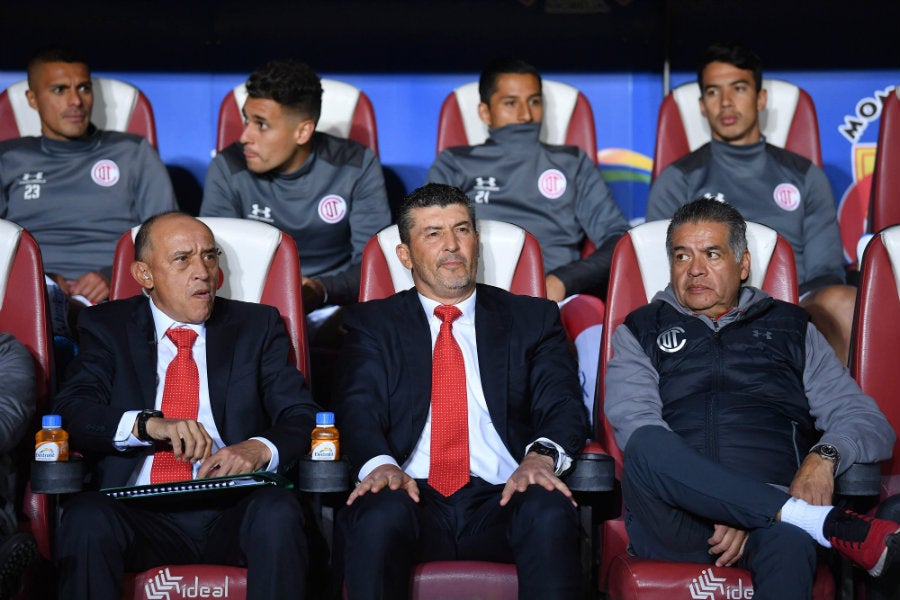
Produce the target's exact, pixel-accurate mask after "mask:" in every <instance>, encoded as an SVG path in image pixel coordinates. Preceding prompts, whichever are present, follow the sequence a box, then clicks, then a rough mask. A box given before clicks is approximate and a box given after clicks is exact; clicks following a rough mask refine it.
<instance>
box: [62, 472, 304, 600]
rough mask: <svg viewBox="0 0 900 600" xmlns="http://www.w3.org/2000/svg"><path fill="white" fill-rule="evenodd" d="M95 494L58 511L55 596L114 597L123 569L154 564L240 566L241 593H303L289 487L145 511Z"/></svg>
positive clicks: (296, 513)
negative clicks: (220, 502)
mask: <svg viewBox="0 0 900 600" xmlns="http://www.w3.org/2000/svg"><path fill="white" fill-rule="evenodd" d="M129 502H130V501H117V500H112V499H110V498H109V497H107V496H105V495H103V494H100V493H98V492H83V493H81V494H78V495H77V496H75V497H73V498H72V499H71V500H69V501H68V502H67V503H66V505H65V508H64V511H63V516H62V522H61V524H60V528H59V533H58V546H57V547H58V561H59V571H60V588H59V592H60V593H59V597H60V598H62V599H65V598H73V599H84V598H91V599H92V600H95V599H96V600H105V599H110V600H118V599H119V598H121V597H122V579H123V574H124V573H125V572H126V571H129V572H131V571H143V570H146V569H149V568H151V567H154V566H158V565H162V564H191V563H212V564H223V565H234V566H246V567H247V597H248V598H257V599H266V600H268V599H272V598H303V597H304V591H305V585H306V573H307V568H308V567H307V565H308V560H309V557H308V550H307V543H306V535H305V531H304V516H303V511H302V507H301V505H300V502H299V500H298V499H297V498H296V496H295V495H294V494H293V492H290V491H289V490H285V489H281V488H262V489H258V490H255V491H253V492H251V493H249V494H248V495H247V496H246V497H244V498H242V499H240V500H239V501H237V502H236V503H234V504H233V505H231V506H228V507H214V508H207V507H203V508H192V509H188V510H178V509H177V508H175V509H169V510H168V511H162V510H149V509H146V508H139V507H138V506H137V505H134V504H129Z"/></svg>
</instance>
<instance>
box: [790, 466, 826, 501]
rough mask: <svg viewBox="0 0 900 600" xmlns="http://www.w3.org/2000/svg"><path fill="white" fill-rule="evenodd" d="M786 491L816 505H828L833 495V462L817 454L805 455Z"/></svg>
mask: <svg viewBox="0 0 900 600" xmlns="http://www.w3.org/2000/svg"><path fill="white" fill-rule="evenodd" d="M788 493H789V494H790V495H791V496H793V497H794V498H800V499H801V500H806V501H807V502H808V503H810V504H814V505H816V506H828V505H829V504H831V500H832V498H831V497H832V496H833V495H834V463H833V462H831V461H830V460H828V459H825V458H822V457H821V456H819V455H818V454H809V455H807V457H806V458H805V459H804V460H803V463H802V464H801V465H800V468H799V469H798V470H797V474H796V475H794V480H793V481H792V482H791V487H790V489H789V490H788Z"/></svg>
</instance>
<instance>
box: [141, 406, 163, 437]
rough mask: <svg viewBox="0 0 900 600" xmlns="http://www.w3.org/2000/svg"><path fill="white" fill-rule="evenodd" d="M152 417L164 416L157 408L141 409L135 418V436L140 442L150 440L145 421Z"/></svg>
mask: <svg viewBox="0 0 900 600" xmlns="http://www.w3.org/2000/svg"><path fill="white" fill-rule="evenodd" d="M153 418H160V419H162V418H164V417H163V414H162V411H159V410H142V411H141V412H140V413H139V414H138V418H137V433H138V435H137V437H138V439H139V440H141V441H142V442H152V441H153V438H151V437H150V436H149V435H147V421H148V420H150V419H153Z"/></svg>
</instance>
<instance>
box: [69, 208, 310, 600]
mask: <svg viewBox="0 0 900 600" xmlns="http://www.w3.org/2000/svg"><path fill="white" fill-rule="evenodd" d="M131 273H132V276H133V277H134V278H135V279H136V280H137V281H138V282H139V283H140V284H141V286H142V287H143V289H144V292H145V294H144V295H141V296H136V297H134V298H129V299H127V300H119V301H114V302H109V303H106V304H102V305H98V306H95V307H92V308H90V309H87V310H85V311H84V312H82V315H81V317H80V321H79V331H80V335H81V336H82V337H81V338H80V339H81V347H80V351H79V355H78V357H77V360H76V362H75V363H74V364H73V366H72V369H71V375H70V378H69V379H68V380H67V383H66V386H65V388H64V389H63V390H62V391H61V392H60V394H59V395H58V397H57V399H56V401H55V407H54V408H55V411H56V412H58V413H60V414H61V415H62V417H63V425H64V427H65V428H66V429H67V430H68V431H69V434H70V444H71V447H72V449H73V450H75V451H79V452H82V453H83V454H84V458H85V461H86V463H87V466H88V467H89V468H90V469H91V479H92V483H93V484H94V485H95V486H96V487H99V488H101V489H103V488H109V487H118V486H126V485H142V484H149V483H159V482H167V481H178V480H186V479H191V478H192V477H196V478H204V477H214V476H226V475H235V474H240V473H247V472H252V471H270V472H279V473H285V472H287V471H289V470H290V469H291V468H292V467H293V466H294V465H295V464H296V463H297V461H298V459H299V458H300V457H301V455H303V454H304V453H305V452H306V451H307V450H308V448H309V439H310V432H311V431H312V428H313V426H314V422H315V413H316V411H317V407H316V405H315V403H314V402H313V401H312V399H311V397H310V394H309V390H308V388H307V386H306V384H305V382H304V379H303V375H302V374H301V373H300V372H299V371H298V370H297V368H296V366H294V365H293V363H292V362H291V360H290V358H289V355H290V340H289V338H288V336H287V334H286V333H285V330H284V326H283V324H282V322H281V318H280V316H279V314H278V311H277V310H276V309H274V308H272V307H268V306H263V305H258V304H251V303H244V302H237V301H232V300H227V299H224V298H219V299H216V298H215V294H216V288H217V285H216V284H217V277H218V273H219V250H218V248H217V247H216V242H215V239H214V238H213V234H212V232H211V231H210V230H209V228H208V227H207V226H206V225H204V224H203V223H202V222H200V221H198V220H197V219H194V218H193V217H189V216H187V215H183V214H179V213H166V214H163V215H159V216H157V217H152V218H150V219H148V220H147V221H146V222H145V223H144V224H143V225H142V227H141V229H140V231H139V232H138V234H137V237H136V238H135V262H134V263H133V264H132V268H131ZM58 537H59V548H58V558H59V567H60V579H61V581H60V597H61V598H119V597H121V593H122V574H123V573H124V572H125V571H137V570H145V569H148V568H150V567H153V566H156V565H160V564H179V563H181V564H186V563H198V562H199V563H217V564H231V565H241V566H246V567H247V568H248V574H247V575H248V576H247V591H248V597H249V598H283V597H288V596H290V597H294V598H297V597H303V594H304V587H305V579H306V569H307V562H308V560H307V559H308V552H307V548H306V540H305V534H304V523H303V514H302V510H301V506H300V504H299V502H298V500H297V498H296V497H295V495H294V494H293V493H292V492H290V491H288V490H286V489H283V488H274V487H265V488H260V489H258V490H256V491H253V492H251V493H249V494H247V495H244V496H242V497H240V498H239V499H238V498H234V497H226V496H219V497H217V496H215V495H210V496H209V498H205V499H204V500H203V502H202V506H197V505H196V504H187V503H183V502H182V503H169V504H166V505H165V506H164V507H161V505H153V504H143V503H142V504H133V503H130V502H125V501H118V500H113V499H111V498H109V497H108V496H106V495H104V494H102V493H100V492H96V491H86V492H82V493H80V494H77V495H75V496H74V497H73V498H72V499H71V500H70V501H68V502H67V503H66V504H65V506H64V510H63V516H62V522H61V525H60V528H59V536H58Z"/></svg>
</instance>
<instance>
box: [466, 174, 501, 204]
mask: <svg viewBox="0 0 900 600" xmlns="http://www.w3.org/2000/svg"><path fill="white" fill-rule="evenodd" d="M472 189H473V190H475V203H476V204H487V203H488V202H490V201H491V192H499V191H500V186H499V185H497V178H496V177H476V178H475V185H474V186H472Z"/></svg>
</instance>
